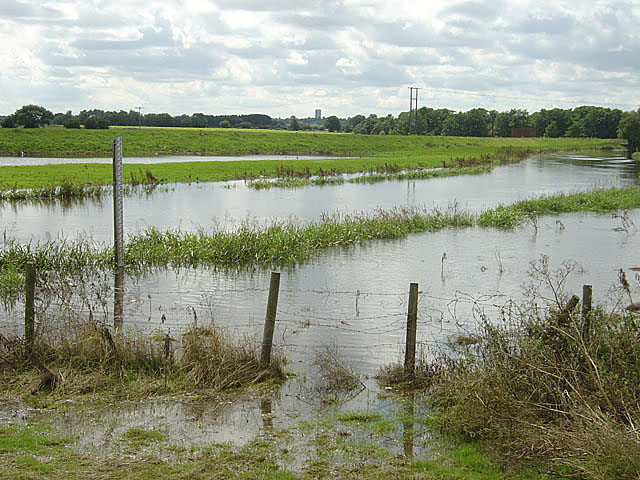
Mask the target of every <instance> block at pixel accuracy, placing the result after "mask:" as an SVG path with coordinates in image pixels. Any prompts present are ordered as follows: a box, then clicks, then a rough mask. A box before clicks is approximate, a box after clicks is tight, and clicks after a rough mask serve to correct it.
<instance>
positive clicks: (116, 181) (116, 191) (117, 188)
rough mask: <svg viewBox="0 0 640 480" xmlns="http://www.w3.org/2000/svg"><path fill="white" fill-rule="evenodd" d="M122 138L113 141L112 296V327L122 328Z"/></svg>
mask: <svg viewBox="0 0 640 480" xmlns="http://www.w3.org/2000/svg"><path fill="white" fill-rule="evenodd" d="M122 195H123V193H122V137H116V138H115V139H114V140H113V230H114V258H115V267H116V270H115V277H114V282H115V284H114V296H113V326H114V327H115V328H116V329H118V328H120V327H121V326H122V321H123V314H124V312H123V310H124V226H123V223H124V222H123V213H122V203H123V201H122Z"/></svg>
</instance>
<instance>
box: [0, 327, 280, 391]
mask: <svg viewBox="0 0 640 480" xmlns="http://www.w3.org/2000/svg"><path fill="white" fill-rule="evenodd" d="M172 340H173V341H172ZM175 343H176V339H171V338H170V337H168V336H167V335H166V334H156V335H142V334H127V335H125V334H123V333H122V332H118V331H114V330H113V329H111V328H109V327H108V326H106V325H105V324H103V323H101V322H95V321H81V320H67V321H66V322H59V323H58V324H56V325H53V324H51V325H49V326H48V327H47V328H40V329H39V332H38V337H37V340H36V342H35V343H34V344H33V346H28V345H27V344H26V343H25V342H24V340H23V339H22V338H6V337H4V336H0V385H2V386H3V388H4V390H6V391H7V392H11V393H14V394H22V395H26V394H29V393H31V394H36V393H53V394H57V395H82V394H87V393H91V394H95V393H100V394H107V395H116V396H118V395H126V396H130V397H137V398H140V397H145V396H148V395H162V394H175V393H181V392H192V391H199V392H201V393H205V392H206V393H216V392H219V391H221V390H224V389H228V388H238V387H243V386H248V385H251V384H255V383H257V382H261V381H264V380H266V379H270V378H271V379H281V378H282V377H283V372H282V360H281V359H278V358H276V359H275V360H274V361H272V362H271V364H270V365H267V366H264V365H261V364H260V363H259V357H258V352H257V349H256V348H255V347H254V348H252V346H251V344H250V342H248V341H245V342H233V341H231V340H230V339H228V338H226V337H225V336H224V335H223V334H222V333H221V332H219V331H218V330H216V329H214V328H192V329H190V330H188V331H187V332H186V333H185V334H184V335H183V336H182V339H181V343H179V344H177V345H175ZM125 386H126V388H123V387H125Z"/></svg>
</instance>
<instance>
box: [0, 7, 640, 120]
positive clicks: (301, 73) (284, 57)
mask: <svg viewBox="0 0 640 480" xmlns="http://www.w3.org/2000/svg"><path fill="white" fill-rule="evenodd" d="M0 46H1V48H0V65H1V67H0V115H6V114H9V113H12V112H13V111H15V110H16V109H18V108H20V107H21V106H22V105H25V104H31V103H35V104H38V105H42V106H44V107H46V108H48V109H49V110H52V111H53V112H64V111H67V110H72V111H73V112H74V113H78V112H79V111H80V110H83V109H91V108H100V109H103V110H126V111H129V110H132V109H135V108H136V107H143V109H142V113H143V114H144V113H161V112H167V113H170V114H172V115H179V114H183V113H187V114H192V113H194V112H203V113H206V114H214V115H215V114H234V113H239V114H241V113H265V114H267V115H271V116H273V117H282V118H284V117H288V116H290V115H296V116H298V117H302V118H304V117H310V116H313V115H314V110H315V109H316V108H321V109H322V114H323V116H329V115H337V116H339V117H349V116H353V115H356V114H364V115H369V114H370V113H375V114H377V115H379V116H380V115H387V114H390V113H391V114H393V115H397V114H398V113H400V112H401V111H406V110H408V108H409V88H408V87H411V86H413V87H419V88H420V89H421V90H419V95H418V104H419V106H428V107H432V108H449V109H452V110H456V111H460V110H462V111H466V110H469V109H471V108H476V107H482V108H487V109H490V110H493V109H495V110H498V111H504V110H509V109H511V108H525V109H527V110H528V111H529V112H534V111H538V110H540V109H541V108H555V107H559V108H574V107H577V106H579V105H600V106H605V107H612V108H620V109H622V110H635V109H637V108H638V107H640V0H620V1H617V0H614V1H600V0H575V1H574V0H531V1H530V0H505V1H503V0H487V1H484V0H462V1H456V0H450V1H431V0H322V1H319V0H273V1H270V0H212V1H204V0H183V1H178V0H143V1H138V0H109V1H103V0H33V1H32V0H29V1H26V0H0Z"/></svg>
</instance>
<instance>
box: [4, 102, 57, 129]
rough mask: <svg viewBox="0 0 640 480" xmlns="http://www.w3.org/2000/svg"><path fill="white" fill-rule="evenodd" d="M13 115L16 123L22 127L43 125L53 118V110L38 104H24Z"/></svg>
mask: <svg viewBox="0 0 640 480" xmlns="http://www.w3.org/2000/svg"><path fill="white" fill-rule="evenodd" d="M13 116H14V118H15V122H16V124H17V125H22V126H23V127H24V128H38V127H44V126H45V125H49V124H50V123H51V121H52V120H53V112H51V111H50V110H47V109H46V108H44V107H41V106H39V105H24V106H23V107H21V108H19V109H18V110H16V111H15V113H14V114H13Z"/></svg>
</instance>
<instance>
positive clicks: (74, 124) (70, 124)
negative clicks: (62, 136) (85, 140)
mask: <svg viewBox="0 0 640 480" xmlns="http://www.w3.org/2000/svg"><path fill="white" fill-rule="evenodd" d="M62 126H63V127H64V128H80V119H79V118H78V117H69V118H65V120H64V121H63V122H62Z"/></svg>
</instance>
